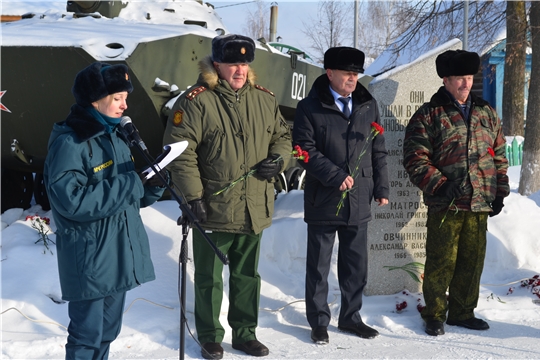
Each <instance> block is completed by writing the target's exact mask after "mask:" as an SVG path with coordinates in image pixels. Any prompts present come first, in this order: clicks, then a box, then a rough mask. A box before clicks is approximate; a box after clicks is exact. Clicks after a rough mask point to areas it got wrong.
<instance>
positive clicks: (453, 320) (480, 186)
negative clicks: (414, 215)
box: [403, 50, 510, 336]
mask: <svg viewBox="0 0 540 360" xmlns="http://www.w3.org/2000/svg"><path fill="white" fill-rule="evenodd" d="M479 65H480V59H479V57H478V54H476V53H474V52H468V51H463V50H448V51H446V52H444V53H442V54H441V55H439V56H438V57H437V59H436V67H437V74H438V75H439V76H440V77H441V78H443V83H444V86H442V87H441V88H440V89H439V90H438V91H437V93H435V94H434V95H433V97H432V98H431V100H430V102H429V103H426V104H424V105H423V106H422V107H421V108H420V109H418V111H417V112H416V113H415V114H414V115H413V116H412V118H411V119H410V121H409V124H408V126H407V128H406V130H405V141H404V145H403V150H404V151H403V152H404V160H403V164H404V167H405V169H406V170H407V172H408V174H409V178H410V181H411V182H412V183H413V184H414V185H416V186H418V187H419V188H420V189H421V190H422V191H423V196H424V202H425V204H426V205H427V206H428V220H427V240H426V264H425V272H424V283H423V293H424V299H425V302H426V307H425V309H424V310H423V311H422V318H423V319H424V321H425V325H426V328H425V330H426V333H427V334H429V335H433V336H437V335H443V334H444V325H443V322H444V321H445V320H446V323H447V324H448V325H456V326H462V327H465V328H469V329H474V330H487V329H489V325H488V324H487V323H486V322H485V321H484V320H482V319H478V318H476V317H475V316H474V309H475V308H476V306H477V303H478V296H479V287H480V276H481V274H482V269H483V265H484V257H485V252H486V232H487V218H488V214H489V216H495V215H497V214H499V213H500V212H501V210H502V207H503V206H504V204H503V199H504V197H506V196H508V194H509V192H510V189H509V185H508V176H507V175H506V171H507V168H508V161H507V159H506V158H505V142H506V141H505V138H504V136H503V133H502V129H501V123H500V120H499V118H498V116H497V114H496V112H495V110H494V109H493V108H492V107H491V106H489V104H488V103H487V102H486V101H485V100H483V99H482V98H480V97H477V96H476V95H474V94H472V93H470V90H471V87H472V83H473V75H474V74H476V73H477V72H478V68H479ZM447 289H448V292H449V297H448V300H447V297H446V290H447ZM447 312H448V316H447Z"/></svg>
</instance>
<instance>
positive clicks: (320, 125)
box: [293, 74, 389, 225]
mask: <svg viewBox="0 0 540 360" xmlns="http://www.w3.org/2000/svg"><path fill="white" fill-rule="evenodd" d="M329 86H330V82H329V80H328V77H327V75H326V74H323V75H321V76H320V77H319V78H317V79H316V80H315V83H314V84H313V87H312V88H311V91H310V92H309V95H308V97H307V98H305V99H303V100H302V101H300V102H299V103H298V107H297V108H296V115H295V119H294V127H293V144H294V145H299V146H300V147H301V148H302V149H303V150H306V151H308V152H309V161H308V162H307V163H303V162H302V163H301V164H302V166H303V167H304V168H305V169H306V171H307V174H306V177H305V185H304V220H305V221H306V222H307V223H308V224H318V225H358V224H361V223H365V222H367V221H370V220H371V201H372V199H374V198H375V199H379V198H386V199H388V193H389V186H388V169H387V164H386V156H387V155H388V152H387V151H386V147H385V142H384V136H383V135H382V134H378V135H377V136H375V137H374V138H373V134H372V133H371V131H372V126H371V123H372V122H376V123H379V124H380V118H379V109H378V107H377V102H376V100H375V99H374V98H373V97H372V96H371V94H370V93H369V92H368V91H367V89H366V88H365V87H363V86H362V85H361V84H360V83H358V84H357V86H356V90H355V91H354V92H353V93H352V99H353V109H352V113H351V116H350V119H347V118H346V117H345V115H343V113H342V112H341V111H340V110H339V109H338V107H337V106H336V105H335V102H334V97H333V96H332V93H331V92H330V88H329ZM364 151H365V152H364ZM362 152H364V154H363V155H362V156H361V161H360V166H359V168H358V171H357V176H356V177H355V179H354V187H353V189H352V190H351V191H350V192H349V193H348V195H347V197H346V200H345V204H344V206H343V208H342V209H341V210H340V211H339V214H337V215H336V213H337V205H338V202H339V200H340V198H341V191H340V190H339V187H340V186H341V184H342V183H343V181H344V180H345V178H346V177H347V176H348V175H350V174H352V172H353V169H354V168H355V165H356V162H357V159H358V158H359V155H360V154H361V153H362Z"/></svg>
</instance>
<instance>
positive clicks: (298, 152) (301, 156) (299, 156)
mask: <svg viewBox="0 0 540 360" xmlns="http://www.w3.org/2000/svg"><path fill="white" fill-rule="evenodd" d="M291 155H292V156H293V158H294V159H296V160H303V161H304V162H305V163H307V162H308V161H309V154H308V152H307V151H305V150H302V148H301V147H300V146H298V145H296V146H295V147H294V150H293V151H291ZM279 160H281V156H280V157H278V158H276V159H274V162H278V161H279ZM256 172H257V168H254V169H251V170H250V171H248V172H247V173H246V174H244V175H242V176H240V177H239V178H238V179H236V180H234V181H233V182H231V183H230V184H229V185H227V186H225V187H224V188H223V189H221V190H219V191H216V192H215V193H213V194H212V195H214V196H215V195H219V194H221V193H222V192H225V191H227V190H229V189H230V188H232V187H234V186H235V185H236V184H238V183H239V182H240V181H244V180H246V179H247V178H248V177H250V176H252V175H253V174H255V173H256Z"/></svg>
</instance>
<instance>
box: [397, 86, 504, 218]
mask: <svg viewBox="0 0 540 360" xmlns="http://www.w3.org/2000/svg"><path fill="white" fill-rule="evenodd" d="M470 96H471V109H470V115H469V119H468V121H464V119H463V115H462V112H461V111H460V109H458V107H457V106H456V105H455V104H454V103H453V101H452V99H451V98H450V96H449V95H448V93H447V92H446V91H445V90H444V87H441V88H440V89H439V91H438V92H437V93H435V95H433V97H432V98H431V100H430V102H429V103H425V104H424V105H422V107H421V108H420V109H418V111H417V112H416V113H415V114H414V115H413V116H412V118H411V119H410V120H409V124H408V125H407V128H406V129H405V141H404V143H403V156H404V158H403V165H404V167H405V170H406V171H407V173H408V174H409V178H410V181H411V182H412V183H413V184H414V185H416V186H418V187H419V188H420V189H421V190H422V191H423V193H424V202H425V204H426V205H427V206H428V207H429V210H430V211H440V210H443V209H446V208H448V206H449V205H450V203H451V201H452V199H448V198H446V197H445V196H444V195H442V194H437V190H438V189H439V187H440V186H441V185H442V184H443V183H444V182H446V181H447V180H453V181H456V180H457V181H462V185H461V186H462V188H463V189H464V191H465V194H464V195H463V196H461V197H459V198H457V199H454V204H455V205H456V207H457V209H459V210H465V211H473V212H491V211H492V210H491V207H490V204H491V202H493V200H494V199H495V197H496V196H501V197H506V196H508V194H509V192H510V187H509V185H508V176H507V175H506V171H507V169H508V160H507V159H506V157H505V143H506V140H505V138H504V136H503V133H502V128H501V122H500V120H499V118H498V116H497V114H496V112H495V110H494V109H493V108H492V107H491V106H490V105H489V104H488V103H487V102H486V101H485V100H484V99H482V98H480V97H477V96H475V95H474V94H472V93H471V95H470Z"/></svg>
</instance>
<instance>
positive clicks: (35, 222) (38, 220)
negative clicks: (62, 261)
mask: <svg viewBox="0 0 540 360" xmlns="http://www.w3.org/2000/svg"><path fill="white" fill-rule="evenodd" d="M28 220H30V222H31V226H32V228H33V229H35V230H36V231H37V232H38V234H39V239H37V240H36V242H35V243H34V244H37V243H39V242H43V245H45V248H46V249H47V250H49V252H50V253H51V254H52V251H51V249H49V242H50V243H53V244H55V242H54V241H52V240H51V239H49V236H48V235H47V234H48V233H49V232H50V227H49V225H50V224H51V220H50V219H49V218H48V217H40V216H39V215H37V214H36V215H28V216H27V217H26V221H28Z"/></svg>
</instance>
